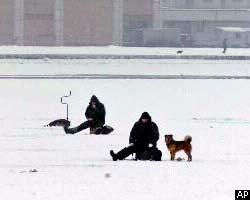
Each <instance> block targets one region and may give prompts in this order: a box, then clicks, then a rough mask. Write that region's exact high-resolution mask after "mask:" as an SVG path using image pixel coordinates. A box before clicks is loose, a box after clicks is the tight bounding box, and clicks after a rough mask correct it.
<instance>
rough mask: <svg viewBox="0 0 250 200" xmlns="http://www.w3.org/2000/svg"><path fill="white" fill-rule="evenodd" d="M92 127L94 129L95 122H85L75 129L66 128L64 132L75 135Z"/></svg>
mask: <svg viewBox="0 0 250 200" xmlns="http://www.w3.org/2000/svg"><path fill="white" fill-rule="evenodd" d="M90 127H93V121H85V122H83V123H81V124H80V125H79V126H76V127H74V128H68V127H65V128H64V131H65V132H66V133H69V134H74V133H77V132H80V131H82V130H84V129H87V128H90Z"/></svg>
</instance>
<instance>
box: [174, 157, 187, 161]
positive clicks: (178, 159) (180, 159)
mask: <svg viewBox="0 0 250 200" xmlns="http://www.w3.org/2000/svg"><path fill="white" fill-rule="evenodd" d="M176 160H177V161H183V160H185V159H184V158H181V157H178V158H177V159H176Z"/></svg>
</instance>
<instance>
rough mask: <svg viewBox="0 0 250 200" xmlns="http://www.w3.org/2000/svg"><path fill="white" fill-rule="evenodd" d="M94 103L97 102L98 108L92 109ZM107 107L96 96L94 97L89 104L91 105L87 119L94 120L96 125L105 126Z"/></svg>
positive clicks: (87, 110)
mask: <svg viewBox="0 0 250 200" xmlns="http://www.w3.org/2000/svg"><path fill="white" fill-rule="evenodd" d="M92 101H95V102H96V108H93V107H92V105H91V104H92ZM105 115H106V112H105V107H104V105H103V104H102V103H101V102H100V101H99V100H98V98H97V97H96V96H94V95H93V96H92V97H91V100H90V102H89V105H88V107H87V109H86V111H85V116H86V118H92V119H93V121H94V125H98V126H99V125H104V124H105Z"/></svg>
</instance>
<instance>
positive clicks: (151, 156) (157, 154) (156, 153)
mask: <svg viewBox="0 0 250 200" xmlns="http://www.w3.org/2000/svg"><path fill="white" fill-rule="evenodd" d="M161 156H162V152H161V151H160V150H159V149H157V148H156V147H151V148H148V149H147V150H145V151H144V152H141V153H137V154H136V159H138V160H151V161H161Z"/></svg>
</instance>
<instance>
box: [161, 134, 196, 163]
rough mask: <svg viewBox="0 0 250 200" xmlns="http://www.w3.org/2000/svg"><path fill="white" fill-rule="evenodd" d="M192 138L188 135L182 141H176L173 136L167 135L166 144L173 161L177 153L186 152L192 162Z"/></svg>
mask: <svg viewBox="0 0 250 200" xmlns="http://www.w3.org/2000/svg"><path fill="white" fill-rule="evenodd" d="M191 141H192V137H191V136H189V135H187V136H185V138H184V140H182V141H175V140H174V139H173V135H165V143H166V145H167V148H168V150H169V152H170V156H171V160H174V158H175V154H176V152H177V151H181V150H184V151H185V153H186V154H187V156H188V161H192V155H191V151H192V145H191Z"/></svg>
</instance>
